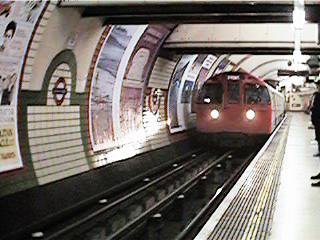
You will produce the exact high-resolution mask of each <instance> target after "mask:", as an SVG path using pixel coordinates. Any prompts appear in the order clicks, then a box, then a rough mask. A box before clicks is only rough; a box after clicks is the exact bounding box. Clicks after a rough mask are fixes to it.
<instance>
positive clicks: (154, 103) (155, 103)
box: [149, 89, 161, 115]
mask: <svg viewBox="0 0 320 240" xmlns="http://www.w3.org/2000/svg"><path fill="white" fill-rule="evenodd" d="M160 105H161V93H160V89H152V91H151V93H150V96H149V109H150V112H152V113H153V114H154V115H156V114H157V113H158V111H159V108H160Z"/></svg>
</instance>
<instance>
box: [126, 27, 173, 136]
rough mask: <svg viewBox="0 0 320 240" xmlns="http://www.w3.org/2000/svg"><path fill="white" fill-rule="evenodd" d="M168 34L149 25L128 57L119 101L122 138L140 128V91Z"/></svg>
mask: <svg viewBox="0 0 320 240" xmlns="http://www.w3.org/2000/svg"><path fill="white" fill-rule="evenodd" d="M169 32H170V28H168V27H166V26H160V25H149V26H148V27H147V29H146V30H145V32H144V33H143V35H142V36H141V38H140V40H139V41H138V43H137V44H136V46H135V49H134V51H133V53H132V55H131V57H130V60H129V62H128V66H127V68H126V73H125V77H124V81H123V87H122V90H121V100H120V109H121V112H120V121H121V134H122V136H123V137H124V136H126V135H128V134H129V133H135V132H137V131H139V129H141V128H142V109H143V99H142V98H143V92H142V89H143V88H144V84H145V82H146V80H147V77H148V74H149V72H150V71H151V68H152V67H153V63H154V61H155V58H156V55H157V51H158V48H159V47H160V42H161V41H163V39H164V38H165V37H166V36H167V34H168V33H169Z"/></svg>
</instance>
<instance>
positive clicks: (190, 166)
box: [33, 151, 252, 240]
mask: <svg viewBox="0 0 320 240" xmlns="http://www.w3.org/2000/svg"><path fill="white" fill-rule="evenodd" d="M244 152H245V154H244ZM237 155H239V157H238V156H237ZM251 155H252V153H250V154H249V153H247V152H246V151H242V153H241V154H240V153H233V152H232V151H227V152H221V153H216V154H213V153H210V152H204V153H201V154H199V153H198V154H197V155H196V154H193V155H192V157H190V158H189V159H188V160H187V161H183V162H180V163H173V164H172V165H171V169H167V170H165V171H161V172H158V173H156V174H154V175H152V176H150V177H146V178H144V179H143V181H141V182H140V183H139V184H137V185H136V186H135V187H134V188H131V189H130V190H127V191H126V192H124V193H122V194H121V195H118V196H117V197H114V198H109V199H105V198H101V199H100V200H99V204H97V206H96V207H94V208H91V209H90V211H89V210H88V211H84V212H83V213H82V214H80V215H78V216H77V217H76V218H72V219H69V220H68V221H66V222H64V223H62V224H61V223H60V224H57V225H55V226H51V227H50V228H47V229H46V230H45V231H43V232H42V233H43V234H42V236H41V234H39V233H38V234H39V236H41V239H48V240H49V239H50V240H51V239H52V240H53V239H59V240H76V239H77V240H79V239H80V240H106V239H110V240H111V239H130V240H132V239H175V238H177V237H178V238H179V239H183V238H184V237H185V236H187V235H188V234H189V233H190V232H192V231H193V230H194V229H196V227H195V225H192V226H191V225H190V224H191V223H192V222H194V224H195V223H197V224H199V222H201V221H193V219H195V218H196V217H197V213H199V211H200V212H201V209H202V208H203V207H204V206H206V204H207V202H208V201H210V199H211V198H212V197H215V198H216V199H218V197H217V196H221V195H222V194H221V195H220V194H218V193H219V192H223V191H225V190H226V186H227V185H226V183H227V182H228V181H230V180H228V179H229V178H230V177H231V176H233V175H235V172H237V171H239V169H242V168H243V166H244V163H243V162H244V159H245V158H250V157H248V156H251ZM222 190H223V191H222ZM198 217H199V216H198ZM200 217H201V216H200ZM179 234H180V235H179ZM33 236H34V237H33V238H34V239H36V238H37V237H35V233H34V235H33Z"/></svg>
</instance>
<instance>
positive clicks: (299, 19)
mask: <svg viewBox="0 0 320 240" xmlns="http://www.w3.org/2000/svg"><path fill="white" fill-rule="evenodd" d="M292 15H293V17H292V18H293V26H294V28H296V29H302V28H303V25H304V24H305V18H306V13H305V11H304V9H303V8H302V9H301V8H295V9H294V10H293V13H292Z"/></svg>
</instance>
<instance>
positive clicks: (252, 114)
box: [246, 109, 256, 120]
mask: <svg viewBox="0 0 320 240" xmlns="http://www.w3.org/2000/svg"><path fill="white" fill-rule="evenodd" d="M246 117H247V119H248V120H253V119H254V118H255V117H256V113H255V111H253V110H252V109H249V110H248V111H247V112H246Z"/></svg>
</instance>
